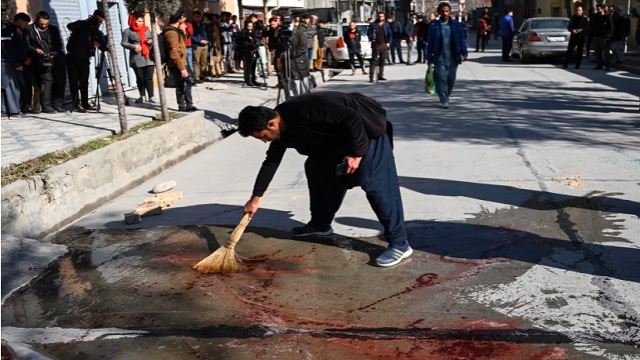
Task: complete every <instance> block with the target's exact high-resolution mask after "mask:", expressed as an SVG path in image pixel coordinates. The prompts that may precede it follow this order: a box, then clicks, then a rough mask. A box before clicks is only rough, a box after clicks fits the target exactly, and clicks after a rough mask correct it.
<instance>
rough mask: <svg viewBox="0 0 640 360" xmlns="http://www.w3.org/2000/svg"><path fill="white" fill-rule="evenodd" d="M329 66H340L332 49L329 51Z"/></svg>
mask: <svg viewBox="0 0 640 360" xmlns="http://www.w3.org/2000/svg"><path fill="white" fill-rule="evenodd" d="M327 66H329V67H330V68H336V67H338V60H336V58H335V57H334V56H333V54H332V53H331V51H327Z"/></svg>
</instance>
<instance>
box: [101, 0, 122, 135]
mask: <svg viewBox="0 0 640 360" xmlns="http://www.w3.org/2000/svg"><path fill="white" fill-rule="evenodd" d="M102 11H104V22H105V24H106V25H107V36H108V44H109V48H108V49H109V56H111V64H112V65H113V66H112V67H113V69H111V70H112V71H113V77H114V81H115V83H116V104H117V105H118V118H119V119H120V132H121V133H122V134H126V133H128V132H129V126H128V124H127V112H126V111H125V107H124V88H123V87H122V79H120V66H119V64H118V54H117V53H116V51H115V48H116V44H115V42H114V41H113V26H112V24H111V16H109V1H108V0H102Z"/></svg>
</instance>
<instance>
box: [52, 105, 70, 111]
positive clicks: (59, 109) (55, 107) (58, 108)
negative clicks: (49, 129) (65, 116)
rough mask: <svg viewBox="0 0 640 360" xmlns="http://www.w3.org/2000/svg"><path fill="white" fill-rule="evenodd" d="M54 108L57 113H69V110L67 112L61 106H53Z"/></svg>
mask: <svg viewBox="0 0 640 360" xmlns="http://www.w3.org/2000/svg"><path fill="white" fill-rule="evenodd" d="M53 108H54V109H55V110H56V111H57V112H61V113H63V112H67V110H65V108H63V107H62V106H59V105H53Z"/></svg>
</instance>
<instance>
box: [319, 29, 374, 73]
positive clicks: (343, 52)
mask: <svg viewBox="0 0 640 360" xmlns="http://www.w3.org/2000/svg"><path fill="white" fill-rule="evenodd" d="M356 29H358V31H360V35H361V36H362V38H361V40H360V47H361V48H362V53H363V57H364V58H365V59H370V58H371V44H370V43H369V38H368V37H367V30H369V23H367V22H359V23H356ZM323 30H324V36H325V40H324V58H325V60H326V61H327V66H329V67H337V66H338V64H339V63H340V62H342V61H348V60H349V51H348V50H347V46H346V45H345V43H344V39H343V37H342V36H343V35H344V33H346V32H348V31H349V24H336V23H327V24H324V28H323Z"/></svg>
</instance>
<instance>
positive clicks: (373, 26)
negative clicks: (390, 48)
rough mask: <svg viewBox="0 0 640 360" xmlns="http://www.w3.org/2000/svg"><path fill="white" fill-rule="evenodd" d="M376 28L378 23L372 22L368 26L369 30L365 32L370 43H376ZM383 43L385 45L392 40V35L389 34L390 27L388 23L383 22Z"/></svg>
mask: <svg viewBox="0 0 640 360" xmlns="http://www.w3.org/2000/svg"><path fill="white" fill-rule="evenodd" d="M378 26H380V22H379V21H374V22H372V23H371V24H369V30H367V36H368V37H369V41H371V42H372V43H375V42H377V41H376V39H377V36H378ZM383 27H384V29H383V31H384V42H385V43H387V44H388V43H390V42H391V39H393V33H392V32H391V25H389V23H388V22H387V21H386V20H385V21H384V26H383Z"/></svg>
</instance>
